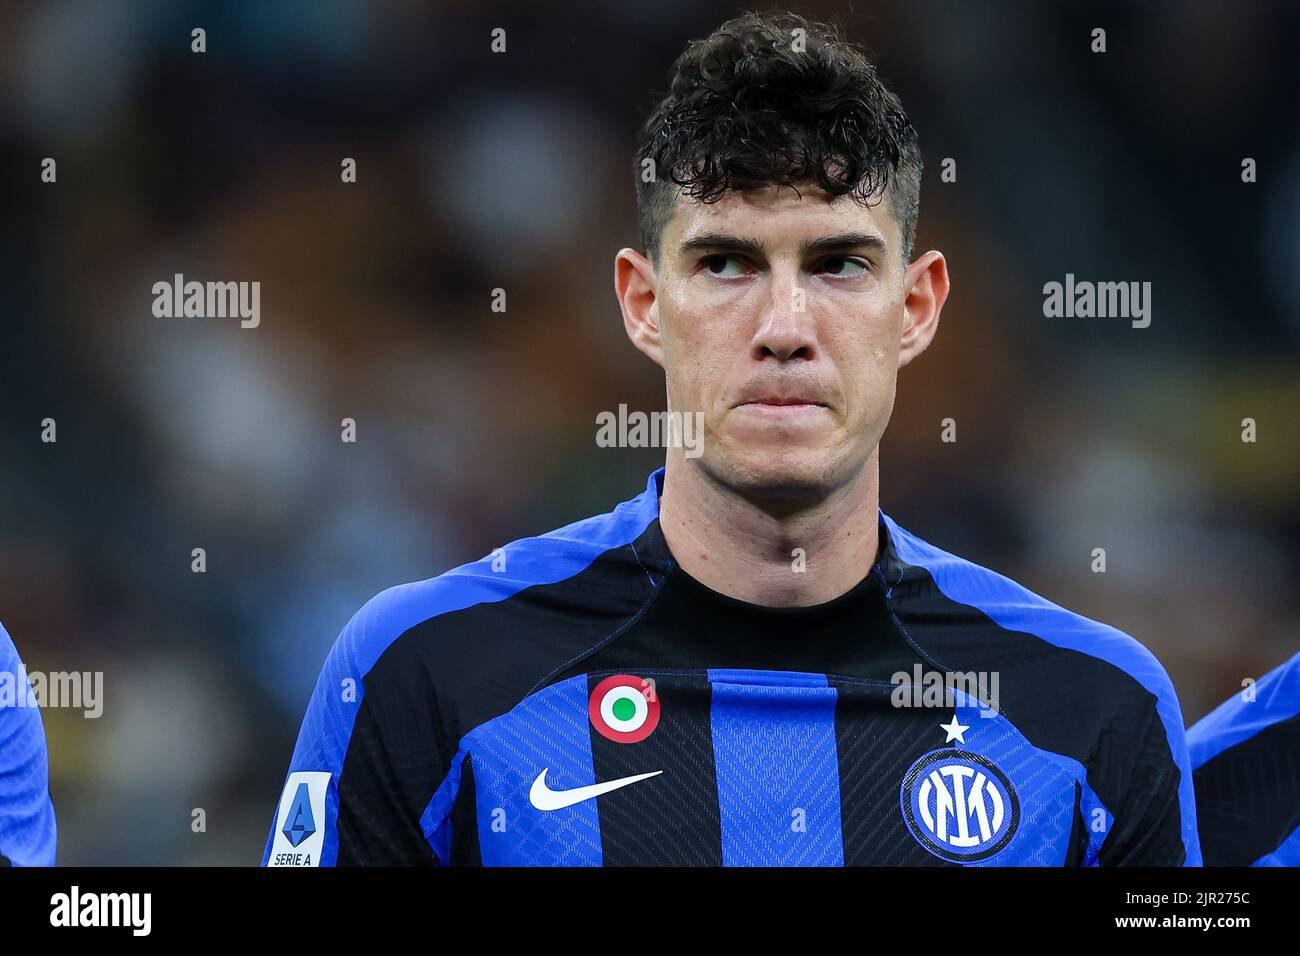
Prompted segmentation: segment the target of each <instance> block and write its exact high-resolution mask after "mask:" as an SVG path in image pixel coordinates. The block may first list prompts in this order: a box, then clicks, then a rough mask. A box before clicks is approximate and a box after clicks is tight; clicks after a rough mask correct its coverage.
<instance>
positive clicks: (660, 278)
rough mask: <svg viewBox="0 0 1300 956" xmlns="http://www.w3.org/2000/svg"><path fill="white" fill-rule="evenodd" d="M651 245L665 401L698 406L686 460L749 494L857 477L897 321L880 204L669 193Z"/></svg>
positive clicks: (894, 356) (897, 288) (881, 421)
mask: <svg viewBox="0 0 1300 956" xmlns="http://www.w3.org/2000/svg"><path fill="white" fill-rule="evenodd" d="M660 249H661V254H660V261H659V265H658V269H657V270H656V274H657V285H658V288H657V293H656V296H655V305H654V308H655V309H657V318H658V326H659V332H660V337H659V343H660V346H661V349H662V364H663V366H664V371H665V374H666V377H667V384H668V407H669V408H670V409H671V410H673V411H682V412H695V411H701V412H703V413H704V447H703V454H702V456H701V457H700V458H698V459H695V462H696V463H697V464H698V465H699V466H700V467H702V468H704V469H705V470H706V471H707V472H708V473H709V474H710V475H712V476H713V477H714V478H715V479H717V480H718V481H719V482H721V483H722V484H723V485H725V486H727V487H731V488H733V489H734V490H736V491H737V492H740V493H742V494H746V495H750V496H759V497H781V498H785V497H792V498H803V497H806V496H810V495H824V494H826V493H827V492H829V491H831V490H833V489H835V488H837V487H840V486H841V485H843V484H845V483H846V482H848V481H851V480H852V479H854V478H855V477H856V476H857V475H858V474H859V473H860V471H861V469H862V468H863V466H864V465H865V464H866V462H867V459H868V458H869V457H870V455H871V453H872V451H873V450H874V449H875V447H876V445H877V443H878V442H879V441H880V437H881V435H882V434H883V433H884V430H885V425H886V424H887V423H888V421H889V416H890V412H891V411H892V409H893V405H894V386H895V382H896V380H897V375H898V368H899V347H900V346H899V340H900V332H901V330H902V328H903V323H904V321H905V310H904V299H905V297H906V292H907V289H906V287H905V280H906V278H907V275H906V273H907V270H905V269H904V267H903V264H902V263H901V261H900V259H901V256H900V251H899V250H900V246H899V234H898V226H897V224H896V223H895V222H894V219H893V216H892V215H891V213H890V210H889V204H888V200H886V201H883V202H877V203H874V205H871V206H866V205H864V204H862V203H861V202H859V201H857V200H855V199H854V198H853V197H852V196H840V197H835V198H833V199H832V198H831V197H829V196H828V195H827V194H825V193H823V192H821V191H820V190H817V189H816V187H815V186H809V187H808V188H805V187H803V186H801V187H800V188H799V193H798V194H796V193H795V191H794V190H792V189H790V188H782V189H778V188H777V187H768V188H766V189H763V190H759V191H755V192H751V193H737V192H729V193H727V194H725V195H724V196H723V198H722V199H720V200H719V201H718V202H716V203H713V204H708V205H706V204H702V203H698V202H692V201H689V200H686V199H679V200H678V202H677V205H676V211H675V213H674V215H673V218H672V219H671V220H670V221H669V223H668V225H667V226H666V227H665V228H664V231H663V235H662V237H661V246H660Z"/></svg>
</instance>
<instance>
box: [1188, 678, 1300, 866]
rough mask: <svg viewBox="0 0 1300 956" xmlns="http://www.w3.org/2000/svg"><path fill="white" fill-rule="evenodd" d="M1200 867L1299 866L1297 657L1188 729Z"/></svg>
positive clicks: (1299, 703) (1299, 687)
mask: <svg viewBox="0 0 1300 956" xmlns="http://www.w3.org/2000/svg"><path fill="white" fill-rule="evenodd" d="M1187 748H1188V751H1189V752H1190V754H1191V757H1192V776H1193V779H1194V782H1195V786H1196V814H1197V820H1198V823H1199V825H1200V837H1201V847H1202V849H1203V850H1204V853H1205V865H1206V866H1300V654H1296V655H1295V656H1294V657H1292V658H1291V659H1290V660H1289V661H1287V662H1286V663H1285V664H1283V665H1281V666H1280V667H1278V668H1276V669H1274V670H1272V671H1269V672H1268V673H1267V674H1265V675H1264V676H1263V677H1262V678H1260V679H1259V681H1258V682H1256V684H1255V685H1254V687H1253V688H1251V690H1250V691H1249V692H1246V691H1243V692H1242V693H1241V694H1236V695H1234V696H1232V697H1230V698H1228V699H1227V700H1225V701H1224V702H1223V703H1222V704H1220V705H1219V706H1218V707H1216V708H1215V709H1214V710H1212V711H1211V712H1210V713H1209V714H1207V715H1206V716H1205V717H1203V718H1201V719H1200V720H1199V721H1197V722H1196V724H1195V726H1193V727H1192V728H1191V729H1189V730H1188V731H1187Z"/></svg>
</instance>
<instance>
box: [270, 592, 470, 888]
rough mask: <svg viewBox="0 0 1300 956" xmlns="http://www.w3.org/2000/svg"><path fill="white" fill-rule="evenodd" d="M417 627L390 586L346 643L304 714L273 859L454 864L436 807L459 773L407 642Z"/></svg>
mask: <svg viewBox="0 0 1300 956" xmlns="http://www.w3.org/2000/svg"><path fill="white" fill-rule="evenodd" d="M397 590H400V589H394V591H397ZM408 630H409V626H408V625H407V622H406V621H405V620H404V618H403V613H402V608H401V606H400V602H398V603H397V604H395V603H394V600H393V596H392V595H391V594H390V592H385V594H384V595H380V597H379V598H376V599H374V600H373V601H371V602H370V603H368V604H367V605H366V606H365V607H363V608H362V609H361V611H359V612H358V613H357V615H356V616H355V617H353V619H352V620H351V621H350V622H349V623H348V625H347V626H346V627H345V628H344V630H343V632H342V633H341V634H340V635H339V638H338V640H337V641H335V643H334V646H333V647H332V648H331V650H330V652H329V655H328V657H327V658H326V661H325V664H324V666H323V667H322V669H321V672H320V676H319V678H318V679H317V682H316V687H315V689H314V691H313V692H312V696H311V700H310V702H309V703H308V705H307V712H306V714H305V715H304V717H303V721H302V727H301V729H300V731H299V733H298V741H297V744H296V746H295V747H294V752H293V758H292V760H291V762H290V766H289V772H288V775H287V777H286V779H285V784H284V788H283V790H282V791H281V794H280V800H279V804H278V806H277V808H276V814H275V822H274V824H273V826H272V829H271V833H270V835H269V836H268V839H267V843H266V850H265V852H264V855H263V859H262V862H263V865H266V866H335V865H367V866H373V865H383V866H436V865H439V864H440V863H446V862H448V861H447V853H448V848H447V846H446V845H445V844H446V841H445V839H444V837H445V836H446V834H445V833H444V832H443V831H442V830H440V828H439V824H440V823H441V822H443V821H442V818H441V817H440V816H439V815H438V814H437V813H436V812H433V811H431V810H430V807H431V806H433V807H435V808H436V806H437V805H438V803H439V801H438V800H437V799H435V798H441V797H442V796H444V795H445V793H444V791H445V790H446V789H447V788H448V787H451V786H453V785H454V781H453V780H451V779H449V778H450V774H449V767H448V764H447V759H446V755H445V750H446V748H445V747H444V746H442V745H441V743H440V729H441V728H440V726H439V725H440V720H439V716H438V709H437V699H436V693H435V689H434V686H433V681H432V679H431V676H430V675H429V674H428V673H427V666H426V665H423V664H422V663H420V662H419V661H418V660H417V659H416V656H415V655H413V654H410V653H407V652H406V650H405V647H404V645H403V641H402V638H403V635H404V634H405V633H406V632H407V631H408ZM444 785H446V786H444Z"/></svg>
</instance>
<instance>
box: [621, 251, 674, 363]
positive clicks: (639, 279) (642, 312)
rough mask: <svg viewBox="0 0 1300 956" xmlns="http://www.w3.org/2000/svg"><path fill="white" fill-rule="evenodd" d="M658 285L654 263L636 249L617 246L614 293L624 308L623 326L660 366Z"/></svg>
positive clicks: (662, 359) (641, 348) (634, 343)
mask: <svg viewBox="0 0 1300 956" xmlns="http://www.w3.org/2000/svg"><path fill="white" fill-rule="evenodd" d="M657 289H658V280H657V278H656V276H655V267H654V264H653V263H652V262H651V261H650V260H649V259H647V258H646V257H645V256H643V255H641V253H639V252H637V251H636V250H635V249H620V250H619V251H618V255H616V256H615V257H614V294H615V295H617V296H618V304H619V308H621V309H622V310H623V328H624V329H626V330H627V337H628V338H629V339H631V340H632V344H633V345H635V346H636V347H637V348H638V349H640V350H641V351H642V352H644V353H645V354H646V355H648V356H649V357H650V358H651V360H653V361H654V362H655V363H656V364H657V365H659V366H660V367H661V368H662V367H663V364H664V350H663V342H662V340H661V337H660V333H659V302H658V293H657Z"/></svg>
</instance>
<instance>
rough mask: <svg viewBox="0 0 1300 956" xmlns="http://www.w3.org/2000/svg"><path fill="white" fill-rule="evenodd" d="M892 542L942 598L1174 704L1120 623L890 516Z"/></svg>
mask: <svg viewBox="0 0 1300 956" xmlns="http://www.w3.org/2000/svg"><path fill="white" fill-rule="evenodd" d="M882 519H883V520H884V522H885V523H886V525H887V526H888V528H889V533H890V536H891V545H892V547H893V549H894V551H895V552H896V554H897V557H898V559H899V561H900V563H901V565H902V567H901V568H900V576H901V575H905V574H906V572H907V571H908V570H914V569H918V568H919V569H921V570H922V571H923V572H926V573H928V575H929V577H930V578H931V579H932V580H933V582H934V585H935V587H937V588H938V589H939V591H940V592H941V593H942V595H943V596H944V597H946V598H947V599H948V600H949V601H952V602H955V603H957V604H961V605H966V606H968V607H971V608H973V609H975V610H976V611H979V612H981V613H982V614H984V615H985V616H986V617H988V618H989V619H990V620H991V621H993V623H995V624H997V625H998V626H999V627H1001V628H1003V629H1005V630H1010V631H1017V632H1022V633H1027V634H1031V635H1033V636H1035V637H1037V638H1040V639H1041V640H1043V641H1046V642H1047V643H1048V644H1051V645H1054V646H1055V647H1058V648H1061V649H1063V650H1068V651H1075V652H1078V653H1082V654H1087V655H1089V656H1090V657H1094V658H1097V659H1099V660H1102V661H1105V662H1107V663H1109V664H1111V665H1113V666H1114V667H1115V668H1118V669H1119V670H1121V671H1123V672H1124V673H1125V674H1127V675H1128V676H1129V677H1131V678H1133V679H1134V680H1135V681H1136V682H1137V683H1138V684H1140V685H1141V686H1142V687H1143V688H1145V689H1146V690H1147V691H1148V692H1150V693H1152V694H1155V695H1156V696H1157V697H1159V698H1162V699H1169V700H1170V701H1172V702H1173V704H1174V706H1177V697H1176V695H1175V693H1174V688H1173V683H1172V681H1170V679H1169V675H1168V674H1167V673H1166V671H1165V669H1164V667H1163V665H1161V663H1160V661H1159V660H1158V659H1157V658H1156V656H1155V655H1154V654H1153V653H1152V652H1151V651H1150V650H1149V649H1148V648H1147V647H1146V646H1145V645H1144V644H1142V642H1141V641H1139V640H1137V639H1136V638H1134V637H1132V636H1131V635H1129V634H1127V633H1125V632H1124V631H1122V630H1120V629H1119V628H1116V627H1113V626H1111V625H1109V624H1105V623H1103V622H1101V621H1097V620H1094V619H1093V618H1090V617H1087V616H1085V615H1083V614H1080V613H1078V612H1076V611H1071V610H1069V609H1068V608H1064V607H1062V606H1061V605H1059V604H1057V603H1055V602H1054V601H1051V600H1049V599H1047V598H1045V597H1043V596H1042V595H1041V594H1038V593H1036V592H1034V591H1031V590H1030V589H1029V588H1027V587H1025V586H1024V585H1022V584H1020V583H1019V582H1017V581H1014V580H1012V579H1011V578H1009V577H1007V576H1006V575H1004V574H1001V573H999V572H997V571H994V570H991V569H990V568H986V567H984V566H982V565H979V564H976V563H975V562H974V561H970V560H968V559H966V558H963V557H961V556H959V555H955V554H952V553H951V552H949V551H945V550H943V549H942V548H939V547H936V546H935V545H932V544H930V543H929V542H927V541H924V540H922V539H921V538H919V537H917V536H916V535H914V534H912V533H911V532H909V531H906V530H905V529H903V528H901V527H899V525H898V524H897V523H896V522H894V521H893V520H892V519H890V518H889V517H887V516H885V515H883V513H882Z"/></svg>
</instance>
